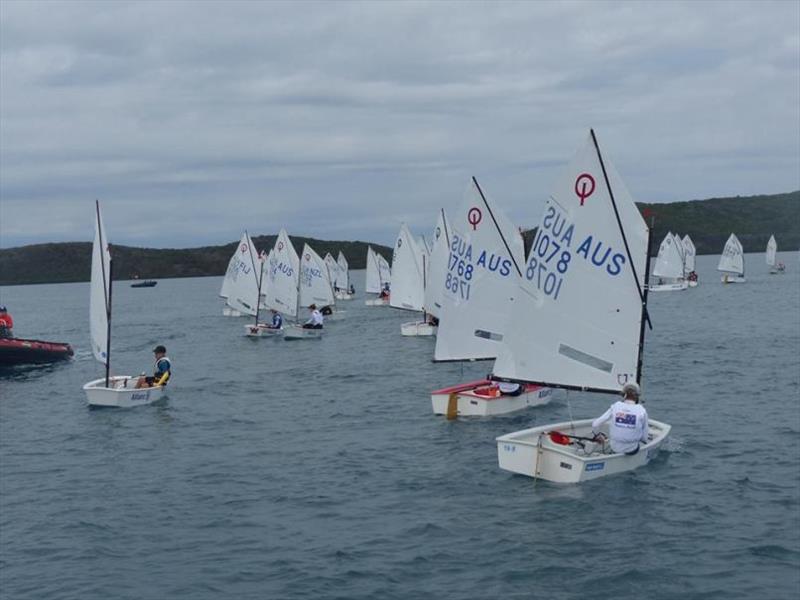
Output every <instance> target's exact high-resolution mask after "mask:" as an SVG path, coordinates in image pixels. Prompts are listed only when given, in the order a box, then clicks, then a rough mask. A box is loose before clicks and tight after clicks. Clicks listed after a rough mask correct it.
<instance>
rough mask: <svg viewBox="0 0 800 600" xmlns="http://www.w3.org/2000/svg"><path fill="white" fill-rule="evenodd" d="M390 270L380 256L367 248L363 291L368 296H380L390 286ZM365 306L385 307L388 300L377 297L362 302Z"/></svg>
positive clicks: (369, 247)
mask: <svg viewBox="0 0 800 600" xmlns="http://www.w3.org/2000/svg"><path fill="white" fill-rule="evenodd" d="M391 279H392V277H391V269H390V268H389V263H387V262H386V259H385V258H383V256H381V255H380V254H378V253H377V252H375V251H374V250H373V249H372V246H367V278H366V283H365V285H364V291H365V292H366V293H368V294H380V293H381V292H382V291H383V290H384V289H385V288H386V287H388V286H389V285H391ZM364 304H366V305H367V306H387V305H388V304H389V298H388V297H384V296H378V297H376V298H368V299H367V300H365V301H364Z"/></svg>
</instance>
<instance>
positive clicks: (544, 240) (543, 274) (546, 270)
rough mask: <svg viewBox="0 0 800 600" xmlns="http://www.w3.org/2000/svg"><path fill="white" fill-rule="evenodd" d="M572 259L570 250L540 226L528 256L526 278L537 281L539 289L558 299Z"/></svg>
mask: <svg viewBox="0 0 800 600" xmlns="http://www.w3.org/2000/svg"><path fill="white" fill-rule="evenodd" d="M571 260H572V254H571V253H570V252H569V250H565V249H564V246H562V245H561V244H559V243H558V242H557V241H556V240H555V238H554V237H551V236H550V235H548V234H547V233H545V231H544V228H543V227H540V228H539V231H538V232H537V233H536V239H535V240H534V241H533V246H532V247H531V253H530V255H529V257H528V265H527V267H526V269H525V278H526V279H527V280H528V281H531V282H533V283H535V284H536V288H537V289H539V290H541V291H543V292H544V293H545V294H547V295H548V296H552V297H553V300H558V294H559V292H561V284H562V283H563V282H564V274H565V273H566V272H567V269H569V263H570V261H571Z"/></svg>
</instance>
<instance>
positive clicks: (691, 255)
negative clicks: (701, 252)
mask: <svg viewBox="0 0 800 600" xmlns="http://www.w3.org/2000/svg"><path fill="white" fill-rule="evenodd" d="M681 243H682V244H683V252H684V256H685V257H686V259H685V261H684V272H685V274H686V275H688V274H689V273H691V272H692V271H694V270H695V257H696V256H697V249H696V248H695V247H694V242H693V241H692V238H690V237H689V234H686V235H685V236H683V240H682V242H681Z"/></svg>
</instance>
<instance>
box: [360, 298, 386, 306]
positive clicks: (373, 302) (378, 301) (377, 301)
mask: <svg viewBox="0 0 800 600" xmlns="http://www.w3.org/2000/svg"><path fill="white" fill-rule="evenodd" d="M364 304H365V305H367V306H388V305H389V299H388V298H370V299H369V300H365V301H364Z"/></svg>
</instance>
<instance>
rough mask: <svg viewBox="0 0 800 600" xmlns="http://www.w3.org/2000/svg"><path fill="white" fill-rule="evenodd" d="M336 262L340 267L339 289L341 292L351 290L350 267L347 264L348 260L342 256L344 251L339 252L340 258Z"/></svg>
mask: <svg viewBox="0 0 800 600" xmlns="http://www.w3.org/2000/svg"><path fill="white" fill-rule="evenodd" d="M336 262H337V264H338V265H339V277H338V278H337V280H338V286H337V287H338V288H339V289H341V290H349V289H350V265H349V264H348V263H347V259H346V258H345V257H344V254H342V251H341V250H340V251H339V256H338V257H337V258H336Z"/></svg>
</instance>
